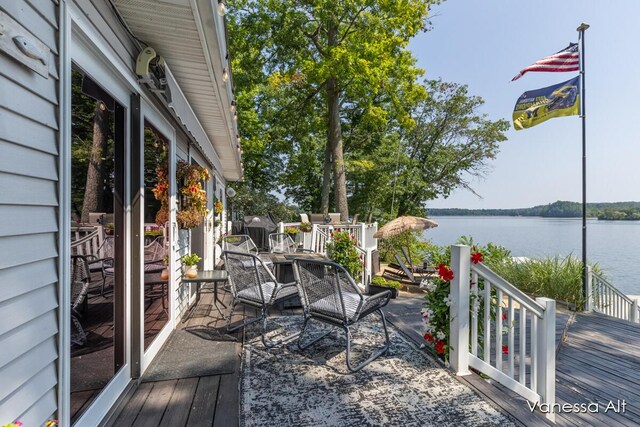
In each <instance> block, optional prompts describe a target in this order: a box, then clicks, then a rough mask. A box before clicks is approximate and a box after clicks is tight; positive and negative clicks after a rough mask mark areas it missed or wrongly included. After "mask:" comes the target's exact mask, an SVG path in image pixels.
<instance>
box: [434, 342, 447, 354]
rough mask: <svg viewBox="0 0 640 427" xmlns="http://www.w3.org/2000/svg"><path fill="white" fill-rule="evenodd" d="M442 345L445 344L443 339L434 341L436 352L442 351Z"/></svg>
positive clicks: (441, 352)
mask: <svg viewBox="0 0 640 427" xmlns="http://www.w3.org/2000/svg"><path fill="white" fill-rule="evenodd" d="M444 346H445V343H444V341H438V342H437V343H436V351H437V352H438V353H440V354H443V353H444Z"/></svg>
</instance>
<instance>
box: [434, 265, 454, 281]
mask: <svg viewBox="0 0 640 427" xmlns="http://www.w3.org/2000/svg"><path fill="white" fill-rule="evenodd" d="M437 270H438V276H440V278H441V279H442V280H445V281H450V280H453V271H451V270H450V269H449V267H447V266H446V265H444V264H440V265H438V267H437Z"/></svg>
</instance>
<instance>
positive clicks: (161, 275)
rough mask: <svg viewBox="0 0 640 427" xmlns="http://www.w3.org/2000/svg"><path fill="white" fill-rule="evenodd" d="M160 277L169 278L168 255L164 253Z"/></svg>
mask: <svg viewBox="0 0 640 427" xmlns="http://www.w3.org/2000/svg"><path fill="white" fill-rule="evenodd" d="M160 279H162V280H169V255H165V257H164V269H163V270H162V273H160Z"/></svg>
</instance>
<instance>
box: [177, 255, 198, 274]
mask: <svg viewBox="0 0 640 427" xmlns="http://www.w3.org/2000/svg"><path fill="white" fill-rule="evenodd" d="M201 259H202V258H200V257H199V256H198V254H187V255H183V256H182V257H181V258H180V262H182V265H183V269H184V275H185V276H187V277H190V278H194V277H196V276H197V275H198V266H197V265H196V264H197V263H198V261H200V260H201Z"/></svg>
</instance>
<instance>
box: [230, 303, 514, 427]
mask: <svg viewBox="0 0 640 427" xmlns="http://www.w3.org/2000/svg"><path fill="white" fill-rule="evenodd" d="M269 321H270V324H271V326H270V328H269V329H270V333H269V334H270V335H269V336H274V335H280V336H282V335H287V334H290V333H293V332H296V331H299V330H300V328H301V324H302V319H301V316H281V317H272V318H269ZM312 327H313V328H312ZM326 327H328V326H326V325H322V324H320V323H317V322H314V321H312V322H311V323H310V325H309V327H308V330H307V332H306V333H305V336H306V337H307V338H308V337H313V336H314V335H315V336H318V335H317V334H318V331H319V330H320V329H322V328H326ZM259 332H260V328H259V327H248V328H247V330H246V334H247V336H246V340H245V348H244V353H243V360H242V372H241V375H242V378H241V384H240V393H241V398H240V399H241V403H240V425H241V426H244V427H252V426H267V425H269V426H382V425H384V426H425V425H434V426H435V425H437V426H494V425H495V426H498V425H500V426H511V425H513V423H512V421H511V420H510V419H509V418H508V417H507V416H505V415H503V414H502V413H500V412H499V411H497V410H496V409H494V408H493V407H492V406H490V405H489V404H488V403H486V402H485V401H484V400H482V399H481V398H480V397H479V396H478V395H477V394H475V393H474V392H473V391H472V390H470V389H469V388H467V387H466V386H464V385H463V384H461V383H460V382H458V381H457V380H456V379H455V378H454V377H453V374H452V373H451V372H450V371H449V370H447V369H445V368H444V367H442V366H441V365H439V364H438V363H437V362H436V361H435V360H434V359H433V358H432V357H431V356H430V355H428V354H427V353H426V352H425V351H424V350H420V349H419V348H417V347H416V346H415V345H414V344H413V343H411V342H410V341H409V340H408V339H407V338H405V337H404V336H402V335H401V334H400V332H399V331H398V330H397V329H396V328H394V327H393V326H391V325H389V335H390V338H391V347H390V348H389V350H388V351H387V353H386V354H384V355H383V356H381V357H380V358H378V359H377V360H375V361H373V362H371V363H370V364H369V365H368V366H366V367H364V368H363V369H362V370H361V371H359V372H357V373H355V374H348V373H347V372H348V370H347V368H346V364H345V344H346V341H345V338H344V333H343V332H342V330H339V329H338V328H335V332H332V333H331V334H329V335H328V336H326V337H325V338H323V339H322V340H320V341H318V342H317V343H315V344H314V345H312V346H311V347H309V348H307V349H306V350H303V351H299V350H298V349H297V346H296V345H295V341H293V342H291V343H289V344H285V345H281V346H278V347H275V348H273V349H271V350H267V349H265V348H264V346H263V345H262V342H261V341H260V336H259V335H258V333H259ZM307 334H310V335H307ZM352 336H353V341H352V342H353V344H354V345H353V346H352V355H353V356H360V357H352V362H353V364H354V366H355V364H356V363H358V361H359V360H360V361H361V360H364V358H366V357H368V355H369V354H370V353H369V352H370V351H371V350H372V349H373V348H375V347H376V346H379V345H381V344H382V342H383V340H384V335H383V331H382V325H381V323H380V320H379V317H378V316H377V315H372V316H369V317H368V318H367V320H366V321H365V322H362V323H361V324H359V325H358V326H357V327H355V328H353V329H352Z"/></svg>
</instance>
